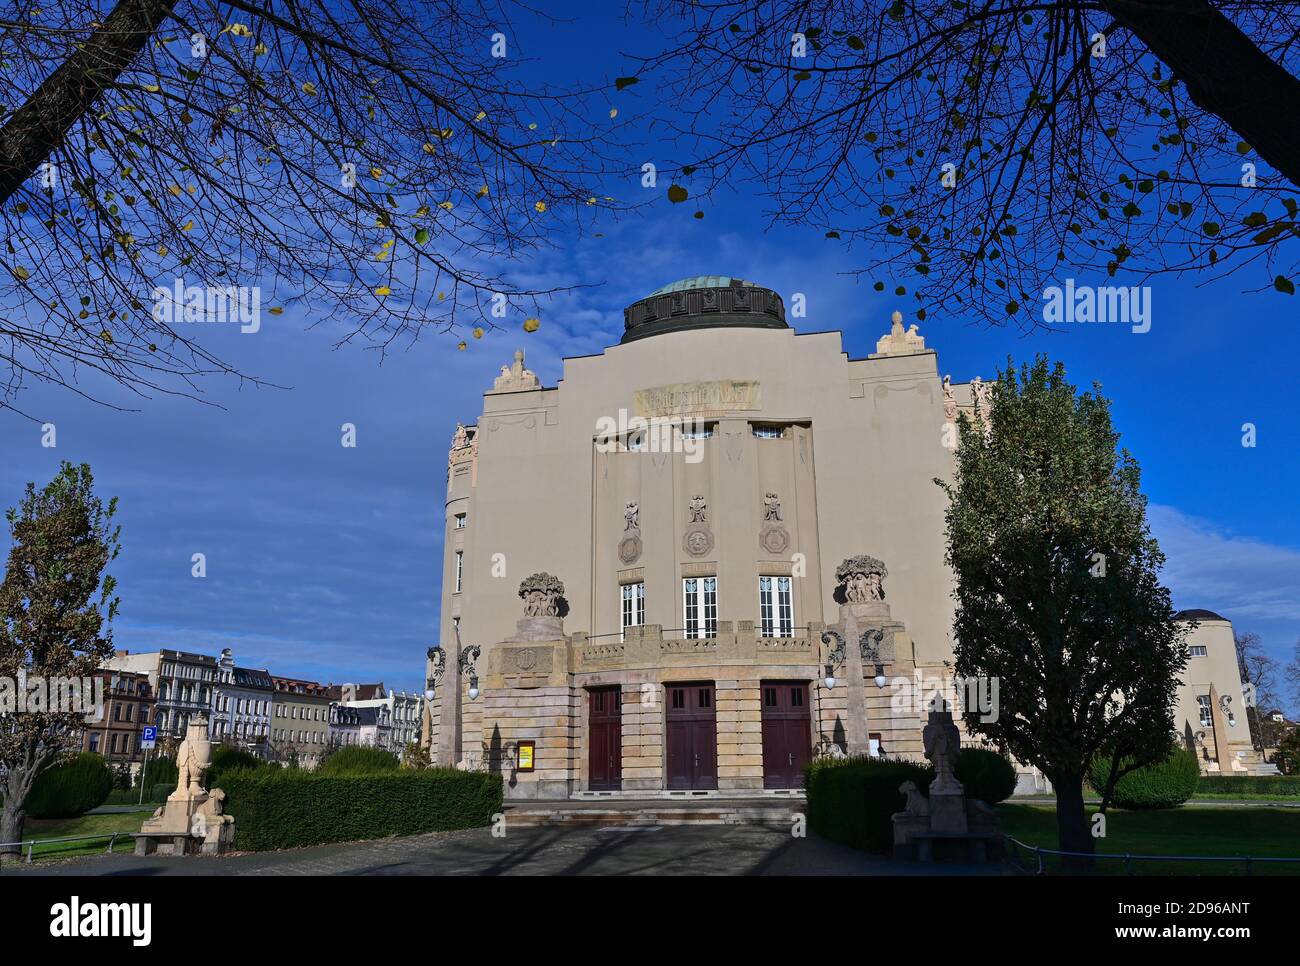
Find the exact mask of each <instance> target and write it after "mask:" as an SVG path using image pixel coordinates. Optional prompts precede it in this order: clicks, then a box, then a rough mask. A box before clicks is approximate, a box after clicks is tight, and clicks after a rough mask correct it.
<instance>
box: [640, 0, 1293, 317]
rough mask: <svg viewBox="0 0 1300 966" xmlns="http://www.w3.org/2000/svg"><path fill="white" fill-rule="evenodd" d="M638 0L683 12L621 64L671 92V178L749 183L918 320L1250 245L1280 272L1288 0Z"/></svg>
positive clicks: (685, 190)
mask: <svg viewBox="0 0 1300 966" xmlns="http://www.w3.org/2000/svg"><path fill="white" fill-rule="evenodd" d="M651 6H652V8H662V9H665V10H671V11H672V12H674V13H679V14H680V15H681V16H683V17H685V18H687V20H688V22H689V27H688V28H687V29H686V30H684V31H683V32H682V33H681V35H680V36H679V37H677V39H676V42H674V43H673V44H672V45H671V46H670V47H669V49H667V50H666V51H665V52H663V53H660V54H657V55H653V56H648V57H646V58H644V59H643V61H642V63H641V68H640V70H639V71H638V72H637V75H636V77H635V78H629V79H627V80H625V81H623V84H624V86H629V85H630V83H632V82H633V81H635V82H636V83H638V84H639V85H640V87H639V88H638V90H640V89H645V88H646V87H652V88H653V89H655V90H656V91H657V92H658V93H659V94H660V96H661V97H665V98H668V97H671V98H673V99H674V100H675V101H676V102H679V103H680V104H681V105H682V106H681V108H680V110H679V113H678V114H677V116H676V118H675V120H674V121H673V122H672V123H671V130H672V132H673V135H674V137H675V140H676V143H677V145H678V149H679V151H680V152H681V155H682V157H681V162H682V164H681V176H680V178H679V179H678V183H676V184H674V186H673V188H672V189H670V190H673V191H674V197H675V198H676V199H678V200H681V199H683V198H684V197H686V196H687V195H688V194H693V195H708V194H710V193H712V192H715V191H717V190H718V189H719V188H720V187H721V186H724V185H734V184H736V183H738V182H746V183H750V184H753V185H755V186H757V188H758V189H759V190H760V191H762V192H764V193H765V194H766V196H767V197H768V198H769V199H770V201H771V208H770V212H769V213H770V216H771V218H772V219H773V220H774V221H779V222H788V223H797V224H802V225H808V226H811V227H814V228H816V229H817V230H820V231H824V233H825V235H826V237H827V238H829V239H841V240H843V241H844V242H846V243H848V244H849V245H850V247H854V246H856V247H857V248H859V249H860V250H862V251H863V252H864V253H865V254H864V256H863V263H864V264H862V266H861V268H860V274H862V275H866V276H867V277H868V278H871V279H874V286H875V288H876V289H877V290H878V291H880V290H884V289H885V288H886V285H887V282H886V279H889V283H888V284H889V285H890V286H891V287H892V288H893V291H894V292H895V294H896V295H898V296H904V295H908V294H910V295H911V296H913V297H914V298H915V300H916V316H917V318H918V319H924V318H925V317H926V314H927V312H934V311H935V310H936V309H938V310H942V311H945V312H946V313H947V314H949V315H960V316H962V317H963V318H968V319H969V318H980V319H983V320H985V321H987V322H991V323H1005V322H1007V321H1013V322H1015V323H1018V324H1020V325H1022V326H1026V327H1031V326H1037V325H1043V324H1050V323H1052V322H1054V321H1056V320H1055V319H1054V318H1050V317H1039V316H1038V314H1037V313H1035V312H1034V311H1030V310H1028V308H1029V307H1030V306H1035V305H1037V303H1038V302H1039V300H1040V298H1042V297H1043V296H1042V294H1041V293H1043V292H1044V289H1045V287H1047V286H1056V287H1061V286H1062V282H1063V280H1064V279H1065V278H1067V277H1072V276H1074V275H1076V274H1079V275H1082V274H1084V273H1088V274H1089V275H1090V276H1095V277H1096V278H1097V279H1098V280H1099V281H1100V283H1101V285H1103V286H1113V285H1114V284H1115V283H1112V282H1107V281H1106V279H1107V278H1109V277H1110V276H1121V277H1122V278H1123V279H1124V280H1125V281H1128V282H1130V283H1132V284H1136V283H1138V282H1145V281H1149V280H1150V279H1151V278H1152V277H1154V276H1157V275H1160V274H1162V273H1174V274H1181V273H1192V274H1195V275H1198V276H1200V277H1202V278H1209V277H1214V276H1217V275H1221V274H1223V273H1227V272H1231V271H1233V270H1235V269H1238V268H1243V267H1246V266H1249V267H1250V271H1249V272H1248V273H1245V274H1244V275H1243V277H1244V278H1245V279H1246V280H1247V281H1246V282H1245V284H1246V285H1247V286H1248V287H1251V288H1253V289H1255V290H1267V291H1274V290H1276V291H1277V292H1284V293H1287V294H1293V293H1294V289H1295V287H1294V281H1293V278H1292V276H1293V275H1294V260H1295V255H1296V251H1297V248H1296V242H1295V239H1296V238H1297V237H1300V220H1298V219H1297V191H1296V186H1297V185H1300V80H1297V78H1296V76H1295V74H1296V72H1297V71H1296V68H1297V64H1298V61H1300V53H1298V52H1297V40H1298V38H1300V10H1298V9H1297V7H1296V5H1295V4H1290V3H1286V4H1276V3H1267V2H1262V0H1256V2H1249V0H1241V2H1220V0H1092V2H1068V0H1067V2H1032V0H1030V2H1026V0H974V2H969V3H967V2H954V0H897V2H893V3H884V4H881V3H870V2H862V0H857V2H854V0H717V2H705V3H694V2H692V3H683V2H667V3H660V4H652V5H651ZM1102 273H1105V274H1104V275H1103V274H1102ZM1089 281H1090V282H1091V281H1092V279H1091V278H1090V279H1089ZM1071 320H1073V319H1072V318H1070V319H1065V320H1063V321H1071Z"/></svg>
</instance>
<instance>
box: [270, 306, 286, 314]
mask: <svg viewBox="0 0 1300 966" xmlns="http://www.w3.org/2000/svg"><path fill="white" fill-rule="evenodd" d="M266 311H268V312H270V313H271V314H272V315H284V309H282V308H280V306H278V305H273V306H271V308H269V309H267V310H266Z"/></svg>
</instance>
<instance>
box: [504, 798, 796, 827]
mask: <svg viewBox="0 0 1300 966" xmlns="http://www.w3.org/2000/svg"><path fill="white" fill-rule="evenodd" d="M803 808H804V805H803V803H802V802H801V801H799V800H797V799H796V800H793V801H790V802H789V803H788V804H786V805H785V806H784V807H782V806H780V805H777V804H776V803H754V804H749V803H745V804H740V805H704V804H703V803H701V804H700V805H695V806H684V805H676V806H675V805H673V804H667V803H665V804H663V805H644V804H639V805H636V806H632V807H621V808H620V807H608V806H602V807H590V806H588V807H577V808H575V807H572V806H571V804H570V803H567V802H566V803H556V804H554V805H535V804H534V805H508V806H506V809H505V816H506V824H507V826H510V825H514V826H526V827H535V826H559V827H571V828H593V827H595V828H601V827H618V828H659V827H665V826H675V825H766V826H780V827H783V828H785V827H789V825H790V823H791V821H792V818H791V816H792V814H793V813H795V812H801V811H803Z"/></svg>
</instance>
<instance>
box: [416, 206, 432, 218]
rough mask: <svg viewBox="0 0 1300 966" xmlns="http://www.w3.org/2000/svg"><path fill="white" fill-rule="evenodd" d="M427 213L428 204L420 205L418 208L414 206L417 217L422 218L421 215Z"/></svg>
mask: <svg viewBox="0 0 1300 966" xmlns="http://www.w3.org/2000/svg"><path fill="white" fill-rule="evenodd" d="M428 213H429V206H428V205H420V207H419V208H416V209H415V217H417V218H423V217H424V216H425V215H427V214H428Z"/></svg>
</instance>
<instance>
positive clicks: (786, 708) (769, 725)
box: [761, 681, 812, 788]
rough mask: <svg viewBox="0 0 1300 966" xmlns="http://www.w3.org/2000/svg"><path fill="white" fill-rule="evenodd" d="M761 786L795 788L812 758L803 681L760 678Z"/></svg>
mask: <svg viewBox="0 0 1300 966" xmlns="http://www.w3.org/2000/svg"><path fill="white" fill-rule="evenodd" d="M761 691H762V694H763V703H762V705H763V787H764V788H798V787H799V786H801V785H802V784H803V769H804V766H805V765H806V764H808V762H809V760H810V759H811V758H812V719H811V718H810V717H809V712H808V685H807V684H806V683H805V682H803V681H764V682H763V686H762V688H761Z"/></svg>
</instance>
